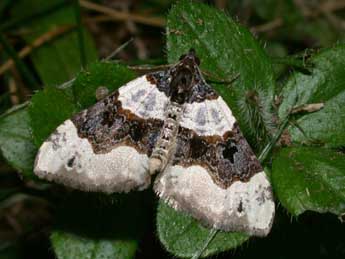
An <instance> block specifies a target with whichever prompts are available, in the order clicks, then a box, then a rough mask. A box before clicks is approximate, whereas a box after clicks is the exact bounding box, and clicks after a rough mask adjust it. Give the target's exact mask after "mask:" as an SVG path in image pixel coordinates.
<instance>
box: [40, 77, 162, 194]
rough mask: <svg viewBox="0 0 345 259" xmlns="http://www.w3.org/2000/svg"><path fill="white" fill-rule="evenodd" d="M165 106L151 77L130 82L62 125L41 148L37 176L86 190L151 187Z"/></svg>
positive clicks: (125, 189)
mask: <svg viewBox="0 0 345 259" xmlns="http://www.w3.org/2000/svg"><path fill="white" fill-rule="evenodd" d="M163 95H164V94H163ZM165 102H167V98H166V97H165V95H164V96H162V93H161V92H159V91H158V90H157V88H156V87H155V85H154V84H152V83H150V82H149V81H148V80H147V79H146V76H142V77H139V78H137V79H135V80H133V81H131V82H129V83H128V84H126V85H124V86H122V87H121V88H119V89H118V91H116V92H114V93H113V94H111V95H110V96H108V97H106V98H105V99H103V100H101V101H99V102H98V103H96V104H95V105H94V106H92V107H90V108H89V109H86V110H84V111H81V112H80V113H78V114H76V115H75V116H74V117H73V118H71V119H69V120H66V121H65V122H64V123H63V124H62V125H60V126H59V127H58V128H57V129H56V131H55V132H54V133H53V134H52V135H51V136H50V137H49V138H48V139H47V140H46V141H45V142H44V143H43V145H42V146H41V147H40V149H39V153H38V155H37V157H36V162H35V167H34V172H35V174H36V175H38V176H39V177H41V178H45V179H47V180H50V181H54V182H57V183H61V184H64V185H66V186H69V187H73V188H77V189H80V190H85V191H100V192H106V193H112V192H128V191H130V190H132V189H139V190H141V189H144V188H146V187H148V186H149V184H150V182H151V180H150V175H149V173H148V161H149V155H150V152H152V148H153V145H154V143H155V141H156V138H157V136H158V134H159V131H160V128H161V126H162V117H163V111H164V107H162V106H163V105H165Z"/></svg>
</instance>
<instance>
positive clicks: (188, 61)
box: [180, 48, 200, 67]
mask: <svg viewBox="0 0 345 259" xmlns="http://www.w3.org/2000/svg"><path fill="white" fill-rule="evenodd" d="M180 62H181V63H183V64H184V65H185V66H191V67H194V66H195V65H197V66H199V65H200V59H199V58H198V57H197V56H196V53H195V50H194V49H193V48H192V49H190V50H189V52H188V53H187V54H184V55H182V56H181V57H180Z"/></svg>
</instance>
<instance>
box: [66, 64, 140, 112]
mask: <svg viewBox="0 0 345 259" xmlns="http://www.w3.org/2000/svg"><path fill="white" fill-rule="evenodd" d="M134 76H135V75H134V73H133V72H132V71H131V70H129V69H128V68H126V67H125V66H124V65H121V64H117V63H110V62H97V63H93V64H91V65H90V67H89V69H88V71H87V72H85V73H80V74H79V75H78V76H77V78H76V80H75V82H74V83H73V86H72V87H73V88H74V92H75V95H76V99H77V100H78V104H79V105H81V106H82V108H87V107H89V106H90V105H92V104H94V103H96V95H95V93H96V90H97V88H98V87H100V86H105V87H107V88H108V89H109V91H110V92H112V91H114V90H116V89H117V88H119V87H120V86H122V85H124V84H125V83H127V82H128V81H130V80H131V79H133V78H134Z"/></svg>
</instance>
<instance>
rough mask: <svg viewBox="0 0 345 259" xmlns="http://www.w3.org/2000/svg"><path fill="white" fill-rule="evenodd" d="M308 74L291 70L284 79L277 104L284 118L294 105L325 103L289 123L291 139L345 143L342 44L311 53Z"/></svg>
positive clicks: (295, 140) (343, 46) (330, 144)
mask: <svg viewBox="0 0 345 259" xmlns="http://www.w3.org/2000/svg"><path fill="white" fill-rule="evenodd" d="M309 62H311V63H312V64H313V65H314V66H313V69H312V70H311V71H312V72H311V75H305V74H302V73H300V72H295V73H294V74H292V76H291V77H290V79H289V80H288V82H287V83H286V85H285V87H284V89H283V91H282V94H281V95H282V97H283V102H282V104H281V105H280V108H279V116H280V118H284V117H285V116H286V114H287V113H288V112H289V110H290V109H291V108H292V107H293V106H298V105H303V104H311V103H320V102H321V103H324V105H325V106H324V108H323V109H322V110H320V111H318V112H315V113H309V114H305V115H304V116H300V117H299V118H298V119H297V124H298V125H299V128H300V129H302V130H300V129H299V128H297V127H290V128H289V132H290V134H291V136H292V140H293V141H294V142H297V143H311V142H318V143H322V144H326V145H327V146H331V147H338V146H343V145H345V106H344V103H345V74H344V67H345V45H344V44H342V45H338V46H336V47H334V48H330V49H325V50H323V51H321V52H320V53H318V54H316V55H315V56H313V57H312V58H311V59H310V61H309Z"/></svg>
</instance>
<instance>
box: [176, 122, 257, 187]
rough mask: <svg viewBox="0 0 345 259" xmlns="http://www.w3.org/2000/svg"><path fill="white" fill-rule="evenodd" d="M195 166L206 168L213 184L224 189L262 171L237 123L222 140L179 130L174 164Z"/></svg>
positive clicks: (184, 129)
mask: <svg viewBox="0 0 345 259" xmlns="http://www.w3.org/2000/svg"><path fill="white" fill-rule="evenodd" d="M195 164H199V165H201V166H204V167H207V169H208V171H209V172H210V173H211V177H212V179H213V180H214V182H215V183H216V184H217V185H219V186H220V187H222V188H228V187H229V186H230V185H231V184H232V183H233V182H235V181H242V182H246V181H248V180H249V179H250V178H251V177H252V176H253V175H254V174H256V173H258V172H261V171H263V169H262V167H261V165H260V163H259V161H258V160H257V158H256V156H255V154H254V153H253V151H252V149H251V147H250V146H249V144H248V142H247V141H246V139H245V138H244V137H243V135H242V133H241V131H240V129H239V126H238V125H237V123H235V124H234V127H233V129H232V131H231V132H227V133H225V134H224V136H222V137H221V136H207V137H203V136H198V135H197V134H196V133H195V132H193V131H192V130H189V129H186V128H182V127H180V129H179V134H178V137H177V142H176V153H175V157H174V159H173V165H182V166H185V167H188V166H191V165H195Z"/></svg>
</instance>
